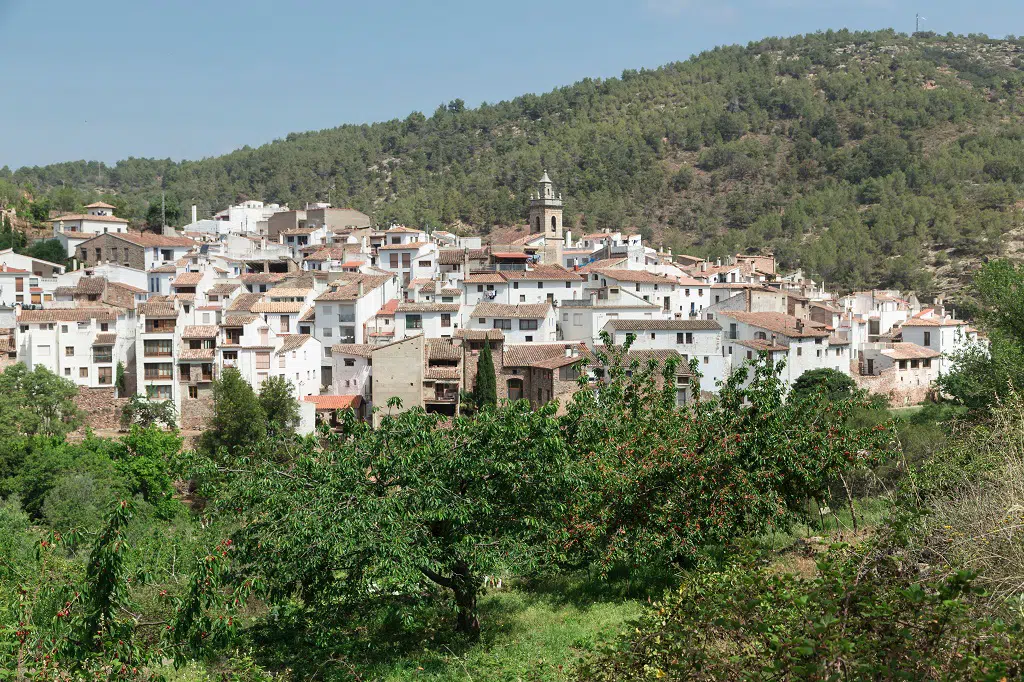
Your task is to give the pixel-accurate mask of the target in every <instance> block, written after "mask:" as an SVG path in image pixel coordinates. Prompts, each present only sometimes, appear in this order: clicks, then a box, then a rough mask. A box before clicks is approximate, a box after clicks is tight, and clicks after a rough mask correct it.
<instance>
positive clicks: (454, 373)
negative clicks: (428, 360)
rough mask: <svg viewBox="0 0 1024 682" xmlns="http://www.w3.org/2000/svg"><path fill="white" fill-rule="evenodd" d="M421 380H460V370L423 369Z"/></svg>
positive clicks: (454, 368)
mask: <svg viewBox="0 0 1024 682" xmlns="http://www.w3.org/2000/svg"><path fill="white" fill-rule="evenodd" d="M423 378H424V379H450V380H457V379H461V378H462V370H460V369H459V368H458V367H425V368H424V369H423Z"/></svg>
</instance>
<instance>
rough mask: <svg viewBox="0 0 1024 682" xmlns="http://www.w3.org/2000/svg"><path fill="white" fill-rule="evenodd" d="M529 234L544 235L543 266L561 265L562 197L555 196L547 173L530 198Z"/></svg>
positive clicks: (562, 241) (562, 238)
mask: <svg viewBox="0 0 1024 682" xmlns="http://www.w3.org/2000/svg"><path fill="white" fill-rule="evenodd" d="M530 233H531V234H542V235H544V263H545V264H548V265H562V264H563V263H562V246H563V243H564V237H563V235H562V195H561V194H559V195H557V196H556V195H555V190H554V188H553V186H552V182H551V178H549V177H548V172H547V171H544V175H543V177H541V179H540V180H539V181H538V182H537V193H536V194H534V195H532V196H531V197H530Z"/></svg>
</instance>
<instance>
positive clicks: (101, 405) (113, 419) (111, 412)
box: [75, 387, 128, 431]
mask: <svg viewBox="0 0 1024 682" xmlns="http://www.w3.org/2000/svg"><path fill="white" fill-rule="evenodd" d="M127 402H128V398H115V397H114V389H113V388H81V387H80V388H79V389H78V395H77V396H75V404H76V405H78V409H80V410H82V412H83V413H84V415H83V422H84V425H85V426H88V427H89V428H91V429H94V430H96V431H99V430H101V429H103V430H111V429H118V428H120V427H121V410H122V408H123V407H124V405H125V403H127Z"/></svg>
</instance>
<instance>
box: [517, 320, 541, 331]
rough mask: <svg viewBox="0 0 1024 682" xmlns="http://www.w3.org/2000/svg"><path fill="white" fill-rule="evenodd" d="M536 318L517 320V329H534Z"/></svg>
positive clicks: (535, 327) (535, 328)
mask: <svg viewBox="0 0 1024 682" xmlns="http://www.w3.org/2000/svg"><path fill="white" fill-rule="evenodd" d="M536 330H537V320H519V331H531V332H532V331H536Z"/></svg>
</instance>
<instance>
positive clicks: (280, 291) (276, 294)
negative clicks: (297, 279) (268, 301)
mask: <svg viewBox="0 0 1024 682" xmlns="http://www.w3.org/2000/svg"><path fill="white" fill-rule="evenodd" d="M312 290H313V287H299V286H286V285H278V286H276V287H274V288H273V289H271V290H270V291H268V292H267V298H305V297H306V294H308V293H309V292H310V291H312Z"/></svg>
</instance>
